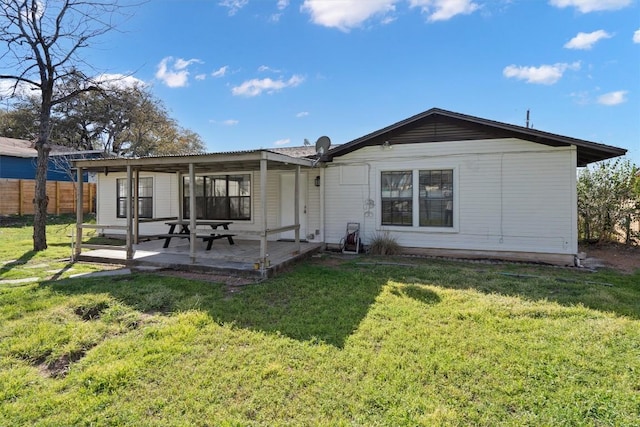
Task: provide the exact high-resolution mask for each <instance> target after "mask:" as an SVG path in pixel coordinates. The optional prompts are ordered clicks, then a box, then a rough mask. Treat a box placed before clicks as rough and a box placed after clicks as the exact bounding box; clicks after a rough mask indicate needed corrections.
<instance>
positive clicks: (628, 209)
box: [577, 159, 640, 244]
mask: <svg viewBox="0 0 640 427" xmlns="http://www.w3.org/2000/svg"><path fill="white" fill-rule="evenodd" d="M638 172H639V170H638V168H637V166H635V165H634V164H632V163H631V161H629V160H628V159H616V160H612V161H607V162H601V163H598V164H596V165H594V166H593V167H591V168H585V169H583V170H582V171H581V172H580V174H579V176H578V188H577V191H578V227H579V234H580V236H581V237H582V238H583V239H585V240H587V241H607V240H618V238H619V237H622V238H623V240H624V241H625V242H626V243H627V244H629V243H631V242H632V241H633V240H634V238H635V237H637V236H634V235H633V233H632V232H631V224H632V223H633V222H634V221H638V220H640V191H639V190H640V178H639V176H638Z"/></svg>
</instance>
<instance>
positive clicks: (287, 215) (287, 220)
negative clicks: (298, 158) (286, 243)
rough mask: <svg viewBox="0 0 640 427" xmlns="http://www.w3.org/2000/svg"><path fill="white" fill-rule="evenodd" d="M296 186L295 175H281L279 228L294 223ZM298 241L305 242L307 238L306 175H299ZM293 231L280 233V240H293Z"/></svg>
mask: <svg viewBox="0 0 640 427" xmlns="http://www.w3.org/2000/svg"><path fill="white" fill-rule="evenodd" d="M295 185H296V175H295V173H283V174H282V175H280V226H285V225H292V224H294V223H295V206H294V203H295V197H294V191H295V190H294V189H295ZM298 194H299V200H300V208H299V209H300V210H299V212H300V240H306V238H307V237H306V236H307V175H306V174H303V173H301V174H300V188H299V193H298ZM295 237H296V235H295V231H293V230H291V231H285V232H283V233H280V239H295Z"/></svg>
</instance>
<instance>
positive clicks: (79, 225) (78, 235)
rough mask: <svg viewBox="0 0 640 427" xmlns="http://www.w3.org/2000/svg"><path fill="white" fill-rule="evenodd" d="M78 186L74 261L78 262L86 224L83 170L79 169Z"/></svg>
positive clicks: (77, 172) (77, 171)
mask: <svg viewBox="0 0 640 427" xmlns="http://www.w3.org/2000/svg"><path fill="white" fill-rule="evenodd" d="M76 174H77V179H78V185H77V186H76V192H77V193H78V194H77V195H76V248H75V249H76V250H75V255H74V260H76V261H77V260H78V258H79V257H80V253H81V252H82V223H83V222H84V215H83V211H82V190H83V189H82V168H81V167H79V168H78V169H77V170H76Z"/></svg>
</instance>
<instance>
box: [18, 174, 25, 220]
mask: <svg viewBox="0 0 640 427" xmlns="http://www.w3.org/2000/svg"><path fill="white" fill-rule="evenodd" d="M23 196H24V188H23V186H22V180H21V179H19V180H18V215H20V216H22V214H23V212H24V211H23V210H22V203H23V202H24V200H22V199H23Z"/></svg>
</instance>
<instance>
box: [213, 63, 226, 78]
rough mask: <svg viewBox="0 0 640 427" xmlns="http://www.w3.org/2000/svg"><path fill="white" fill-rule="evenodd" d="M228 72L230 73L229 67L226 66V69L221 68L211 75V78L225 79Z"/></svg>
mask: <svg viewBox="0 0 640 427" xmlns="http://www.w3.org/2000/svg"><path fill="white" fill-rule="evenodd" d="M227 71H229V66H228V65H225V66H224V67H220V68H218V69H217V70H216V71H214V72H213V73H211V77H216V78H218V77H224V76H225V75H226V74H227Z"/></svg>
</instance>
